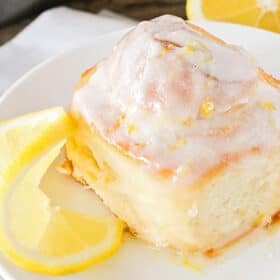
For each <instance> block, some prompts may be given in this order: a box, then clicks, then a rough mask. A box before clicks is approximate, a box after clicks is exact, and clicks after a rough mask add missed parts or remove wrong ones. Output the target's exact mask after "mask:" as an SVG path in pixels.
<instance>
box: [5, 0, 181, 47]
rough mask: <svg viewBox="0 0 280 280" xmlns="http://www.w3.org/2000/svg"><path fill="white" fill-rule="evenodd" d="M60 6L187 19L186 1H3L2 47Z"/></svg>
mask: <svg viewBox="0 0 280 280" xmlns="http://www.w3.org/2000/svg"><path fill="white" fill-rule="evenodd" d="M60 5H65V6H69V7H72V8H76V9H80V10H85V11H89V12H98V11H100V10H101V9H110V10H112V11H115V12H118V13H121V14H124V15H127V16H129V17H132V18H135V19H137V20H142V19H149V18H152V17H155V16H158V15H162V14H165V13H170V14H175V15H178V16H181V17H185V0H68V1H67V0H0V44H2V43H4V42H5V41H7V40H8V39H10V38H11V37H13V36H14V35H15V34H16V33H17V32H19V31H20V30H21V29H22V28H23V27H24V26H26V25H27V24H28V23H29V22H30V21H31V20H32V19H34V17H36V15H38V14H39V13H40V12H42V11H44V10H45V9H48V8H51V7H55V6H60Z"/></svg>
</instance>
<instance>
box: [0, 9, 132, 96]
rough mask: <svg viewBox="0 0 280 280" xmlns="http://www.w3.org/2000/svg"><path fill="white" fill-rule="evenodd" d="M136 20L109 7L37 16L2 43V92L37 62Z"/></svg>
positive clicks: (55, 11) (57, 10) (0, 76)
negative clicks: (96, 10)
mask: <svg viewBox="0 0 280 280" xmlns="http://www.w3.org/2000/svg"><path fill="white" fill-rule="evenodd" d="M133 24H135V22H134V21H133V20H131V19H128V18H126V17H123V16H120V15H117V14H115V13H112V12H109V11H106V10H105V11H102V12H100V13H99V14H90V13H86V12H82V11H77V10H73V9H70V8H66V7H58V8H54V9H50V10H48V11H46V12H44V13H42V14H41V15H40V16H38V17H37V18H36V19H35V20H34V21H33V22H32V23H31V24H29V25H28V26H27V27H26V28H25V29H24V30H23V31H22V32H20V33H19V34H18V35H17V36H16V37H14V38H13V39H12V40H11V41H9V42H8V43H6V44H5V45H3V46H2V47H0V95H2V94H3V93H4V91H5V90H6V89H7V88H8V87H9V86H11V85H12V84H13V83H14V82H15V81H16V80H17V79H18V78H20V77H21V76H22V75H23V74H24V73H26V72H27V71H28V70H30V69H31V68H32V67H34V66H35V65H37V64H38V63H40V62H42V61H44V60H46V59H47V58H49V57H51V56H55V55H57V54H59V53H61V52H64V51H66V50H69V49H71V48H75V47H78V46H80V45H82V44H86V43H87V42H90V41H92V40H94V39H95V38H96V37H97V36H100V35H104V34H106V33H108V32H113V31H117V30H120V29H123V28H127V27H129V26H131V25H133Z"/></svg>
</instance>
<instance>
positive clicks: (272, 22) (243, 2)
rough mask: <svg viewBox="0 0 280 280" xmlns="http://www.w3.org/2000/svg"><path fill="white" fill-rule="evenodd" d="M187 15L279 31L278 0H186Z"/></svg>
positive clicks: (279, 9)
mask: <svg viewBox="0 0 280 280" xmlns="http://www.w3.org/2000/svg"><path fill="white" fill-rule="evenodd" d="M186 12H187V17H188V18H189V19H192V20H197V19H209V20H218V21H228V22H233V23H240V24H245V25H250V26H256V27H260V28H263V29H267V30H270V31H274V32H280V1H278V0H233V1H228V0H222V1H217V0H187V4H186Z"/></svg>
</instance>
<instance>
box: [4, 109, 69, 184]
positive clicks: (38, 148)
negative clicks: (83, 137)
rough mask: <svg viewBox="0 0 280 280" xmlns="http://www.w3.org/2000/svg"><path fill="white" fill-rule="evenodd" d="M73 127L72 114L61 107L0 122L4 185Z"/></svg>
mask: <svg viewBox="0 0 280 280" xmlns="http://www.w3.org/2000/svg"><path fill="white" fill-rule="evenodd" d="M72 129H73V127H72V124H71V120H70V118H69V116H68V115H67V114H66V113H65V112H64V110H63V108H60V107H58V108H52V109H47V110H43V111H41V112H38V113H31V114H27V115H24V116H22V117H18V118H15V119H12V120H9V121H4V122H0V188H2V187H3V184H9V183H10V182H11V180H12V179H13V178H14V177H15V176H16V175H17V174H18V172H19V171H20V170H21V169H22V168H23V167H24V166H26V164H27V163H29V162H31V161H32V160H33V159H34V158H35V157H36V156H37V155H38V154H39V153H40V152H42V151H43V150H44V149H46V148H47V147H49V146H50V145H51V144H52V143H55V142H56V141H59V140H60V139H62V138H64V137H65V136H66V135H67V133H68V132H69V131H71V130H72Z"/></svg>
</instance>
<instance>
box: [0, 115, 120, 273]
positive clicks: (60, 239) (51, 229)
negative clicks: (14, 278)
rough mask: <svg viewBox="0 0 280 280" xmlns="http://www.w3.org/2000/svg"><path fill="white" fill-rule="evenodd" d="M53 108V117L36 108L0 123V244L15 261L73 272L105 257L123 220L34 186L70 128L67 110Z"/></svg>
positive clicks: (39, 269) (115, 242) (36, 268)
mask: <svg viewBox="0 0 280 280" xmlns="http://www.w3.org/2000/svg"><path fill="white" fill-rule="evenodd" d="M59 111H60V113H59V114H58V115H59V116H58V115H57V114H54V111H52V110H51V113H52V114H53V115H52V118H50V117H47V116H46V115H47V114H46V115H45V117H43V116H39V115H40V113H36V114H35V115H34V114H33V115H28V116H24V117H21V118H19V119H15V120H12V121H9V122H5V123H3V124H2V126H6V127H4V128H3V127H1V126H0V131H1V132H2V134H0V143H6V144H5V145H6V149H10V152H11V155H10V157H9V154H8V153H7V152H5V155H4V156H3V158H2V157H1V159H0V161H1V172H2V173H0V177H1V176H2V174H4V175H5V176H6V177H5V176H2V178H1V182H2V185H1V186H0V249H1V250H2V252H3V253H4V254H5V255H6V256H7V257H8V258H9V259H10V260H11V261H12V262H14V263H15V264H17V265H19V266H21V267H23V268H25V269H27V270H29V271H32V272H38V273H44V274H51V275H60V274H66V273H70V272H78V271H80V270H82V269H84V268H87V267H89V266H91V265H92V264H94V263H96V262H98V261H101V260H103V259H105V258H107V257H109V256H111V255H112V254H113V253H114V252H115V251H116V250H117V249H118V247H119V245H120V243H121V238H122V232H123V223H122V222H121V221H120V220H118V219H116V218H115V217H113V216H108V215H107V216H104V217H102V216H100V215H99V216H96V217H95V216H92V215H86V214H82V213H79V212H76V211H73V210H69V209H65V208H61V207H59V206H55V205H52V203H51V201H50V200H49V198H48V197H47V196H46V194H45V193H44V192H43V191H42V190H41V189H40V188H39V185H40V183H41V181H42V178H43V176H44V175H45V174H46V172H47V170H48V169H49V167H50V165H51V164H52V163H53V161H54V160H55V159H56V158H57V156H58V155H59V153H60V150H61V148H62V147H63V145H64V142H65V137H66V136H67V134H69V132H70V131H71V128H70V127H71V125H70V123H69V122H70V121H69V119H68V117H67V115H66V114H65V113H64V112H63V110H62V111H61V110H59ZM48 112H50V111H48ZM61 112H63V113H62V114H61ZM45 113H46V111H44V112H42V113H41V114H43V115H44V114H45ZM31 116H32V117H31ZM61 116H62V118H61ZM30 117H31V119H30ZM34 117H37V119H36V121H35V119H34ZM51 119H52V120H53V121H51ZM28 121H31V122H32V123H31V126H32V127H33V129H31V127H30V126H29V125H28ZM40 122H41V125H40ZM45 122H49V125H48V124H46V123H45ZM17 126H19V127H18V129H16V128H17ZM57 129H59V130H57ZM4 131H5V133H4ZM13 132H14V134H13ZM26 133H28V134H29V135H26ZM31 134H33V135H31ZM34 134H35V135H34ZM7 135H8V137H7ZM19 136H20V137H19ZM3 137H4V138H5V139H6V140H3ZM63 138H64V139H63ZM11 139H12V140H13V141H14V142H12V143H10V141H8V140H11ZM61 139H62V140H61ZM58 140H60V141H58ZM30 143H32V145H30ZM1 148H2V147H1ZM12 148H14V149H12ZM42 150H44V152H43V153H41V154H40V152H41V151H42ZM34 159H35V160H34ZM3 160H6V161H7V162H9V165H7V166H5V164H3ZM32 160H33V161H32ZM31 161H32V164H29V165H28V166H27V167H26V168H25V169H24V166H26V165H27V163H30V162H31ZM13 166H15V167H16V169H14V168H13ZM23 169H24V170H23ZM20 170H23V171H22V172H21V173H20V174H19V171H20ZM6 174H8V176H7V175H6ZM7 179H8V180H7Z"/></svg>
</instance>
